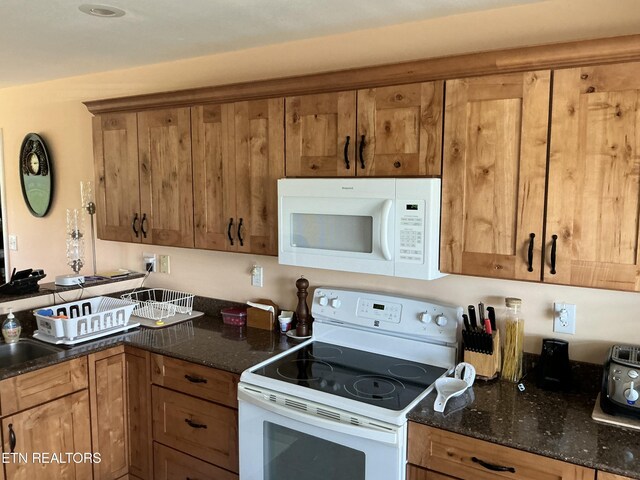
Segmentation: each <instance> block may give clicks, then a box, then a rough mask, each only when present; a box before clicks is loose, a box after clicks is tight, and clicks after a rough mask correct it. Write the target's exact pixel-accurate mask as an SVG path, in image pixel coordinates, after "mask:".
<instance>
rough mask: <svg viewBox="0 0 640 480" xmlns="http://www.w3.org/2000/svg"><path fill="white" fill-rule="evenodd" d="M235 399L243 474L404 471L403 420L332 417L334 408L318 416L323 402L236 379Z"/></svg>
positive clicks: (322, 479) (376, 477) (381, 476)
mask: <svg viewBox="0 0 640 480" xmlns="http://www.w3.org/2000/svg"><path fill="white" fill-rule="evenodd" d="M276 397H277V400H275V401H274V400H273V399H275V398H276ZM238 399H239V404H238V405H239V421H240V478H241V479H242V480H300V479H301V478H304V479H305V480H327V479H331V480H396V479H397V480H401V479H404V477H405V475H404V469H405V463H406V454H405V447H406V425H405V426H401V427H395V426H387V425H384V428H380V427H378V428H376V426H358V425H352V424H350V423H343V422H340V421H337V420H335V418H336V416H337V410H333V409H330V408H326V410H325V413H324V414H322V413H321V414H320V415H322V416H320V415H318V414H317V411H318V410H319V409H320V411H322V408H321V406H318V405H316V404H313V403H312V402H306V401H304V400H301V399H298V398H295V399H294V398H285V397H284V396H283V395H281V394H275V393H273V392H268V391H265V390H264V389H261V388H255V389H254V388H253V387H251V386H243V385H240V386H239V388H238ZM305 410H307V411H314V412H315V413H313V414H309V413H307V411H305ZM343 413H344V412H343Z"/></svg>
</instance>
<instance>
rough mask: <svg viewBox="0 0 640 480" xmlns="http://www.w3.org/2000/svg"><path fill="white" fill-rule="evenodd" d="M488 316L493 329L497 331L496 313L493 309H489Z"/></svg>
mask: <svg viewBox="0 0 640 480" xmlns="http://www.w3.org/2000/svg"><path fill="white" fill-rule="evenodd" d="M487 315H489V320H490V321H491V329H492V330H494V331H495V329H496V311H495V309H494V308H493V307H487Z"/></svg>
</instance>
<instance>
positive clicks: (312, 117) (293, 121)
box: [285, 91, 356, 177]
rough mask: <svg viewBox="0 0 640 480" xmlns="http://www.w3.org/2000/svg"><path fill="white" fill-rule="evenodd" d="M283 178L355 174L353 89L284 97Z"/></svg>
mask: <svg viewBox="0 0 640 480" xmlns="http://www.w3.org/2000/svg"><path fill="white" fill-rule="evenodd" d="M285 108H286V113H287V117H286V138H287V150H286V157H287V168H286V175H287V177H353V176H354V175H355V174H356V159H355V147H356V138H355V136H356V92H355V91H350V92H338V93H321V94H317V95H304V96H300V97H287V99H286V107H285Z"/></svg>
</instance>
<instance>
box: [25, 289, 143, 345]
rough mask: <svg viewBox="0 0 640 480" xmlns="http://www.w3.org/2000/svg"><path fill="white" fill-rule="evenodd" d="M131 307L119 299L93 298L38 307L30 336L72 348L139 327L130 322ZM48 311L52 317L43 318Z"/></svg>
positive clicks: (133, 305)
mask: <svg viewBox="0 0 640 480" xmlns="http://www.w3.org/2000/svg"><path fill="white" fill-rule="evenodd" d="M135 307H136V304H135V303H133V302H130V301H127V300H123V299H120V298H112V297H94V298H88V299H86V300H78V301H75V302H68V303H63V304H60V305H53V306H51V307H44V308H39V309H37V310H35V311H34V315H35V317H36V323H37V325H38V329H37V330H36V331H35V332H34V334H33V337H34V338H37V339H39V340H42V341H44V342H48V343H54V344H64V345H75V344H77V343H81V342H86V341H88V340H93V339H95V338H100V337H104V336H106V335H111V334H114V333H118V332H122V331H125V330H128V329H130V328H135V327H138V326H139V325H140V323H139V322H138V323H130V319H131V314H132V312H133V310H134V308H135ZM48 310H51V311H52V313H53V315H45V314H44V312H46V311H48ZM56 317H58V318H56Z"/></svg>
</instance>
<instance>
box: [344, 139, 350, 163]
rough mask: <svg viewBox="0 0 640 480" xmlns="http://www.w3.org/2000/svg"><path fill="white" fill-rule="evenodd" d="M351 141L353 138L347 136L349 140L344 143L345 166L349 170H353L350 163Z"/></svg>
mask: <svg viewBox="0 0 640 480" xmlns="http://www.w3.org/2000/svg"><path fill="white" fill-rule="evenodd" d="M350 141H351V137H350V136H349V135H347V139H346V140H345V141H344V166H345V168H346V169H347V170H349V169H350V168H351V164H350V163H349V142H350Z"/></svg>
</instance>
